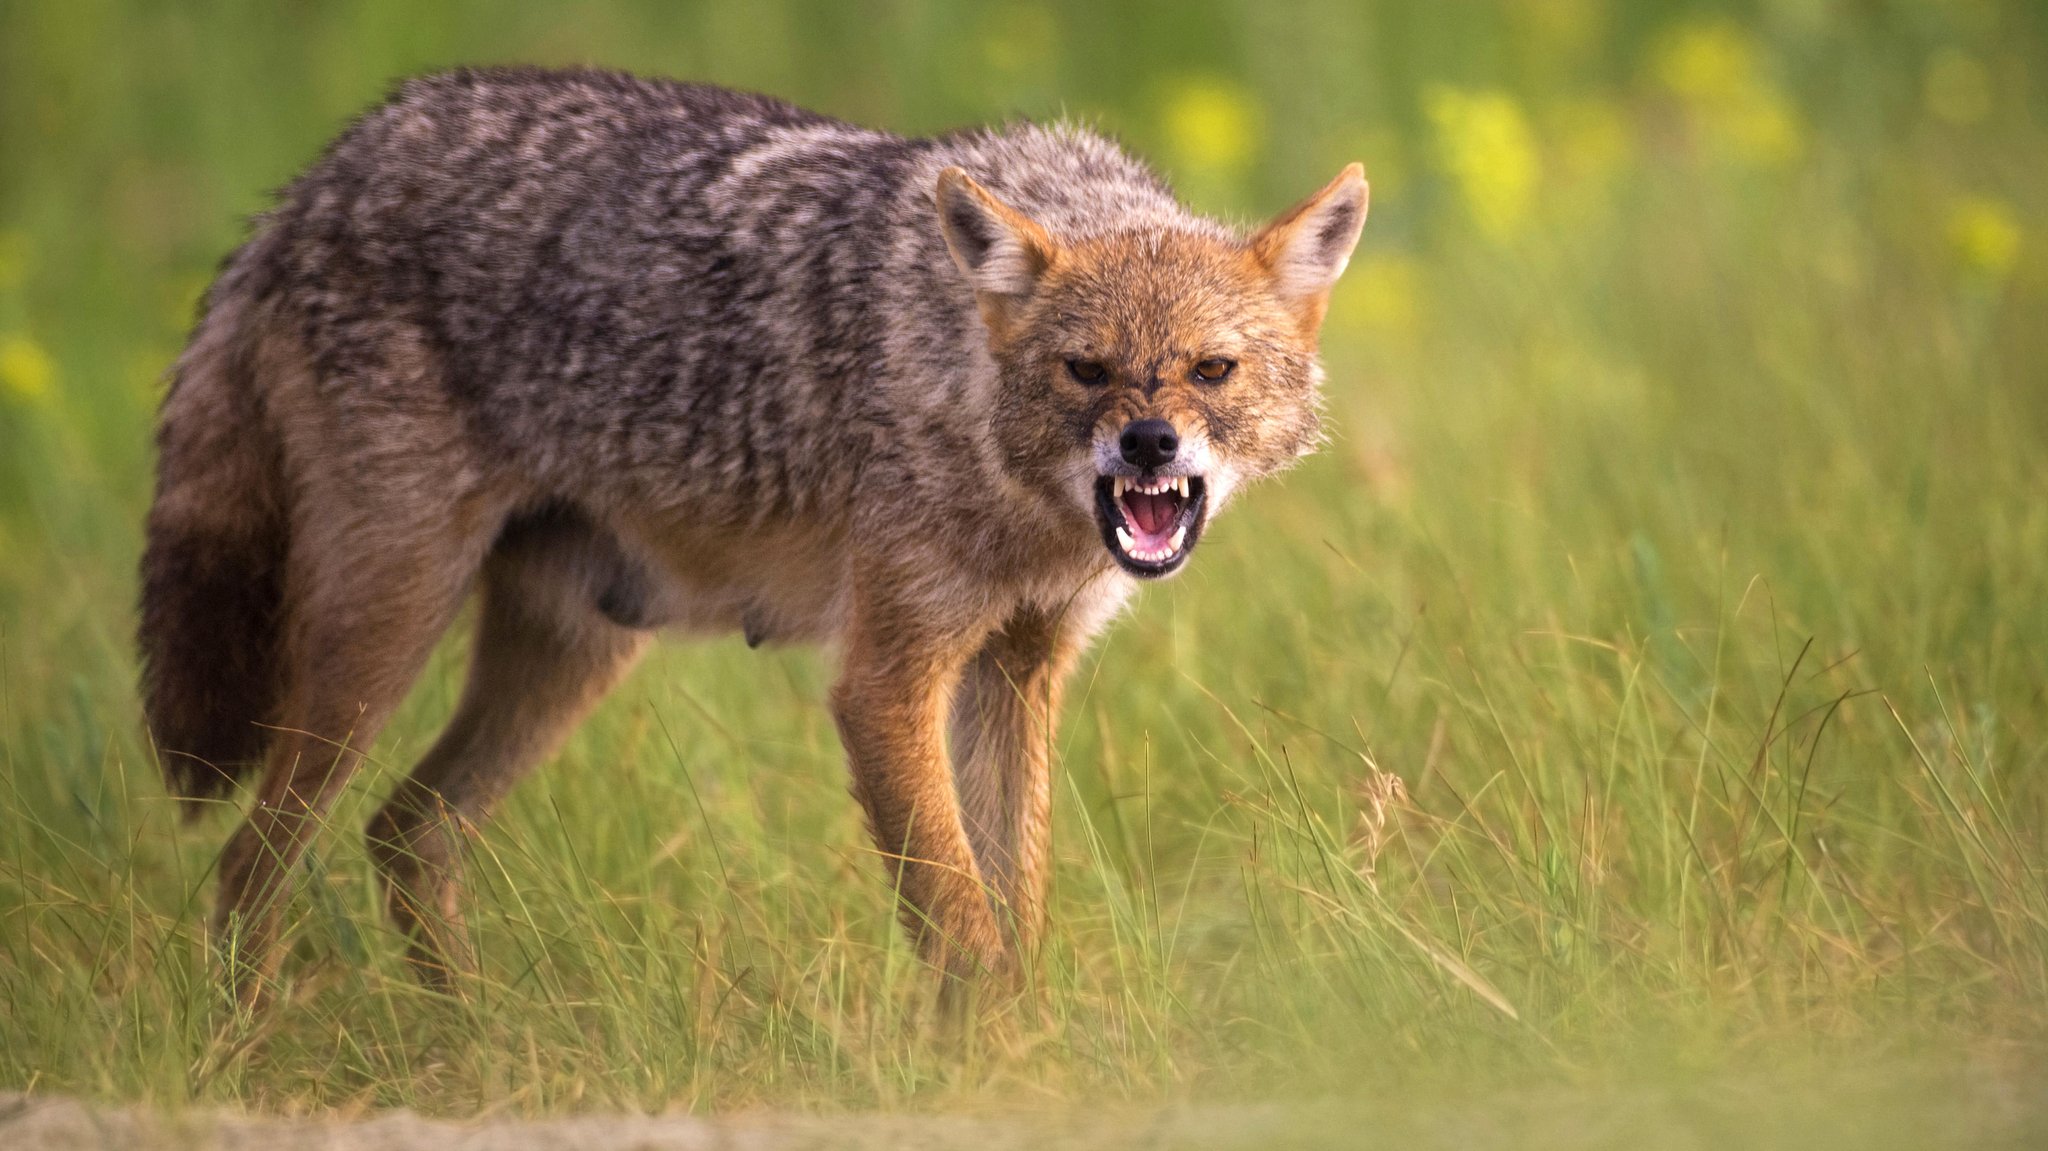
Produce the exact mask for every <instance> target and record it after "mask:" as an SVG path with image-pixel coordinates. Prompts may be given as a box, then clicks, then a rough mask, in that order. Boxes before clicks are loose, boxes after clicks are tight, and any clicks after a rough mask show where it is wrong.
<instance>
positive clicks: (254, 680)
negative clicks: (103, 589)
mask: <svg viewBox="0 0 2048 1151" xmlns="http://www.w3.org/2000/svg"><path fill="white" fill-rule="evenodd" d="M232 279H233V277H232V276H224V277H223V280H222V282H221V283H220V284H217V285H216V286H215V288H214V292H213V302H212V304H211V305H210V307H209V309H208V311H207V313H206V315H205V317H204V318H203V319H202V320H201V321H200V323H199V326H198V328H197V329H196V330H195V332H194V333H193V337H192V342H191V344H190V345H189V346H188V347H187V348H186V350H185V354H184V355H183V356H182V357H180V359H179V361H178V364H177V367H176V368H175V369H174V375H173V378H172V381H171V387H170V392H169V394H168V395H167V396H166V397H165V399H164V405H163V411H162V414H161V417H160V422H159V424H158V428H157V449H158V458H157V486H156V501H155V502H154V503H153V504H152V505H151V506H150V510H149V523H148V529H147V531H148V540H147V544H146V547H145V548H144V551H143V556H142V622H141V631H140V643H141V648H142V688H143V697H144V706H145V708H146V709H147V713H148V720H149V727H150V734H151V736H152V737H153V738H154V739H155V741H156V746H157V754H158V758H159V761H160V762H161V764H162V766H163V771H164V776H165V779H166V781H167V782H168V783H169V785H170V788H171V790H172V791H173V792H174V793H176V794H177V795H180V796H182V797H184V798H186V799H188V800H202V799H207V798H210V797H215V796H219V795H223V794H225V793H227V792H228V791H230V790H232V789H233V787H234V785H235V782H236V780H238V779H239V778H240V777H241V776H242V775H244V774H245V773H247V772H248V771H249V770H250V769H251V768H253V767H254V766H255V765H256V764H257V763H259V762H260V761H261V760H262V758H263V753H264V749H265V747H266V746H267V745H268V743H269V736H270V728H269V727H267V726H265V725H266V724H267V723H269V722H271V721H273V720H274V719H275V718H276V716H275V713H276V710H277V705H278V702H279V700H280V698H281V695H282V688H281V684H280V682H279V676H280V673H281V671H282V668H281V666H280V664H281V662H282V660H281V656H280V648H281V638H282V628H283V621H282V619H281V618H280V617H281V615H282V612H283V606H284V566H285V553H286V547H287V544H288V539H287V532H288V525H289V519H288V515H287V508H286V501H287V493H286V483H285V478H284V469H283V462H282V458H281V455H280V452H281V449H280V445H279V441H278V438H277V435H276V433H275V431H274V430H273V429H272V427H271V426H270V423H269V421H268V420H267V419H266V417H265V413H264V410H263V402H262V396H261V394H260V392H259V390H258V387H257V381H256V379H255V378H254V370H253V342H254V341H253V338H252V336H253V333H251V332H249V331H247V330H246V329H247V324H248V321H249V309H248V308H247V307H246V306H245V304H244V302H243V301H241V300H238V299H236V298H235V297H234V288H235V286H236V285H234V284H233V283H232Z"/></svg>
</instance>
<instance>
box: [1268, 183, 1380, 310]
mask: <svg viewBox="0 0 2048 1151" xmlns="http://www.w3.org/2000/svg"><path fill="white" fill-rule="evenodd" d="M1368 199H1369V196H1368V190H1367V188H1366V183H1365V166H1364V165H1363V164H1352V165H1351V166H1350V167H1347V168H1345V169H1344V170H1343V171H1342V172H1340V173H1338V175H1337V178H1336V179H1334V180H1332V181H1330V182H1329V183H1328V184H1326V185H1324V186H1323V190H1322V191H1320V192H1317V193H1316V194H1315V195H1313V196H1310V197H1309V198H1308V199H1306V200H1303V201H1302V202H1301V203H1299V204H1297V205H1295V206H1294V207H1293V208H1292V209H1290V210H1289V211H1288V212H1287V214H1286V215H1284V216H1282V217H1280V218H1279V219H1277V220H1275V221H1273V222H1272V223H1270V224H1268V225H1266V226H1265V228H1264V229H1262V230H1261V231H1260V232H1259V234H1258V235H1256V236H1253V237H1252V252H1253V254H1254V255H1256V256H1257V257H1258V260H1259V263H1260V264H1262V265H1264V267H1265V269H1266V271H1267V272H1268V273H1269V274H1271V275H1272V277H1273V282H1274V286H1275V287H1276V288H1277V289H1278V291H1279V293H1280V297H1281V298H1282V299H1284V300H1286V301H1287V302H1289V303H1290V304H1293V305H1294V306H1295V308H1296V309H1297V310H1298V311H1299V312H1300V313H1301V317H1302V323H1303V325H1304V326H1305V327H1308V328H1314V327H1316V326H1317V325H1319V324H1321V323H1322V322H1323V311H1324V309H1325V308H1327V307H1328V306H1329V302H1330V289H1331V287H1333V286H1334V285H1335V284H1336V283H1337V277H1338V276H1340V275H1343V274H1344V265H1345V264H1347V263H1349V262H1350V261H1351V249H1353V248H1355V247H1357V246H1358V232H1359V229H1361V228H1363V227H1365V209H1366V204H1367V201H1368Z"/></svg>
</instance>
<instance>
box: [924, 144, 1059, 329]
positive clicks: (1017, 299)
mask: <svg viewBox="0 0 2048 1151" xmlns="http://www.w3.org/2000/svg"><path fill="white" fill-rule="evenodd" d="M937 199H938V205H939V230H940V231H941V232H943V233H944V234H945V237H946V248H947V250H949V251H950V252H952V253H953V263H955V264H957V265H959V268H960V274H961V275H963V276H966V277H967V282H968V283H970V284H972V285H974V295H975V299H976V300H977V301H978V302H979V303H980V305H981V314H982V316H983V317H984V318H986V319H987V320H988V322H989V326H990V327H994V328H1000V327H1001V326H1002V322H1003V320H1004V318H1005V315H1006V313H1007V312H1008V311H1009V309H1011V308H1013V307H1015V306H1016V305H1017V304H1020V303H1022V302H1023V301H1024V300H1025V299H1027V298H1029V297H1030V295H1031V293H1032V292H1033V291H1035V290H1036V289H1037V287H1038V280H1039V277H1041V276H1043V275H1044V274H1045V270H1046V268H1048V267H1050V266H1051V265H1052V261H1053V255H1054V253H1055V251H1056V250H1057V245H1056V244H1054V242H1053V238H1052V236H1051V234H1050V233H1048V232H1047V231H1046V230H1045V229H1044V228H1042V227H1040V226H1039V225H1038V222H1037V221H1036V220H1033V219H1032V218H1031V217H1029V216H1026V215H1025V214H1024V213H1022V212H1019V211H1018V210H1017V209H1015V208H1012V207H1010V206H1009V205H1008V204H1005V203H1003V202H1002V201H1001V200H998V199H996V198H995V196H994V195H992V194H990V192H989V190H988V189H987V188H984V187H982V186H981V185H980V184H977V183H975V182H974V178H973V177H972V176H969V175H968V174H967V173H966V172H965V171H963V170H961V169H959V168H948V169H946V170H945V171H943V172H941V173H939V188H938V196H937Z"/></svg>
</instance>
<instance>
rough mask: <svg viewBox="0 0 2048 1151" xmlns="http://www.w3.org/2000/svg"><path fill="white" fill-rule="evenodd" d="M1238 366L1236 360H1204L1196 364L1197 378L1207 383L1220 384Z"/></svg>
mask: <svg viewBox="0 0 2048 1151" xmlns="http://www.w3.org/2000/svg"><path fill="white" fill-rule="evenodd" d="M1236 367H1237V361H1235V360H1222V359H1217V360H1203V361H1202V362H1201V363H1199V364H1196V365H1195V378H1196V379H1198V380H1200V381H1202V382H1203V383H1205V384H1219V383H1222V382H1223V380H1224V379H1225V378H1227V377H1228V376H1229V375H1230V373H1231V371H1232V369H1234V368H1236Z"/></svg>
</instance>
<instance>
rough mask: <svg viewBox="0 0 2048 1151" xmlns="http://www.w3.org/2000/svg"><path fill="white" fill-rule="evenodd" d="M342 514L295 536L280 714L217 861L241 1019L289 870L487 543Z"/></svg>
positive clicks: (221, 938) (428, 525) (439, 519)
mask: <svg viewBox="0 0 2048 1151" xmlns="http://www.w3.org/2000/svg"><path fill="white" fill-rule="evenodd" d="M313 486H315V487H317V486H319V485H313ZM316 503H317V501H316ZM414 510H418V509H414ZM353 511H354V509H342V511H340V512H337V514H334V515H331V516H326V517H314V516H310V515H309V516H308V517H306V519H305V520H304V521H303V522H301V523H299V524H298V525H296V526H295V528H294V536H293V541H292V555H291V558H290V561H289V565H290V566H289V570H288V574H287V595H286V605H287V606H286V620H285V627H284V645H285V657H284V662H283V667H284V669H285V672H286V682H287V685H288V686H287V691H286V695H285V701H284V704H283V706H282V708H281V711H280V714H279V716H278V721H277V722H278V731H277V733H276V735H275V737H274V740H273V742H272V745H271V747H270V750H269V753H268V755H267V757H266V760H265V763H264V770H263V777H262V782H261V784H260V785H259V787H258V790H257V795H256V802H255V804H254V806H253V807H252V808H251V809H250V812H249V815H248V818H247V820H246V821H245V822H244V823H243V824H242V826H241V828H240V829H239V830H238V831H237V832H236V833H235V835H234V837H233V838H232V839H230V840H229V841H228V845H227V847H226V848H225V849H224V850H223V852H222V854H221V860H220V901H219V903H218V905H217V906H216V908H215V914H214V931H213V938H214V941H215V947H216V950H217V952H218V953H219V955H220V958H221V960H222V964H223V972H222V974H223V978H224V981H225V983H226V986H227V990H228V992H229V994H230V995H231V996H232V997H233V999H234V1000H235V1001H236V1002H237V1003H238V1004H240V1005H242V1006H244V1007H252V1008H253V1007H255V1006H257V1005H258V1004H259V1003H260V1002H261V1001H262V1000H263V999H264V998H266V997H267V995H268V989H269V987H270V985H271V983H272V981H273V978H274V976H275V973H276V971H277V965H278V960H279V949H280V945H281V941H282V934H283V910H284V905H285V903H286V901H287V899H288V898H289V895H290V887H291V873H292V870H293V869H294V867H295V866H296V865H297V863H298V861H299V858H300V856H302V855H303V854H304V853H305V850H306V847H307V845H308V843H309V842H310V841H311V839H312V837H313V836H314V835H315V834H316V833H317V832H318V830H319V825H320V824H321V823H322V822H323V820H324V817H325V815H326V812H327V810H328V808H329V806H330V805H331V804H332V803H333V800H334V798H335V797H336V795H338V794H339V793H340V791H341V789H342V788H343V786H344V785H346V784H347V782H348V779H349V777H350V776H351V775H353V774H354V772H355V770H356V768H357V767H358V766H359V765H360V764H361V762H362V756H363V753H364V751H365V750H367V749H368V748H369V746H370V744H371V743H372V742H373V741H374V740H375V739H376V737H377V733H378V731H379V730H380V729H381V728H382V727H383V726H384V723H385V721H386V720H387V719H389V718H390V715H391V713H392V711H393V710H395V709H396V708H397V706H398V704H399V703H400V702H401V701H402V700H403V699H404V697H405V693H406V691H407V689H408V688H409V687H410V686H411V685H412V683H413V681H414V680H415V679H416V678H417V677H418V675H419V672H420V669H421V668H422V667H423V666H424V664H425V663H426V659H427V657H428V655H429V654H430V653H431V651H432V650H433V646H434V643H435V641H436V640H437V639H438V638H439V637H440V635H441V633H442V632H443V631H445V630H446V629H447V626H448V624H449V622H450V621H451V620H452V619H453V617H454V614H455V612H456V610H457V608H458V607H459V606H460V604H461V602H462V598H463V596H464V594H465V592H466V590H467V588H468V586H469V584H470V582H471V580H472V579H473V578H474V575H475V572H476V568H477V564H478V563H479V562H480V560H481V555H482V552H483V550H484V548H485V547H486V546H487V545H488V540H489V537H488V535H485V536H483V537H482V538H481V539H479V538H478V537H477V536H476V535H474V534H472V535H469V536H465V535H463V534H460V533H458V532H453V531H450V530H449V528H448V527H447V525H448V523H449V522H451V520H453V521H457V522H459V519H460V517H459V516H457V515H455V514H453V509H451V508H450V507H446V506H437V507H434V508H432V509H427V514H425V515H423V516H420V517H418V518H417V519H415V520H414V521H413V523H414V524H415V526H414V527H412V528H404V527H401V526H399V524H398V523H396V522H394V520H393V519H392V518H384V519H378V518H375V517H371V516H364V515H356V514H347V513H351V512H353Z"/></svg>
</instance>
